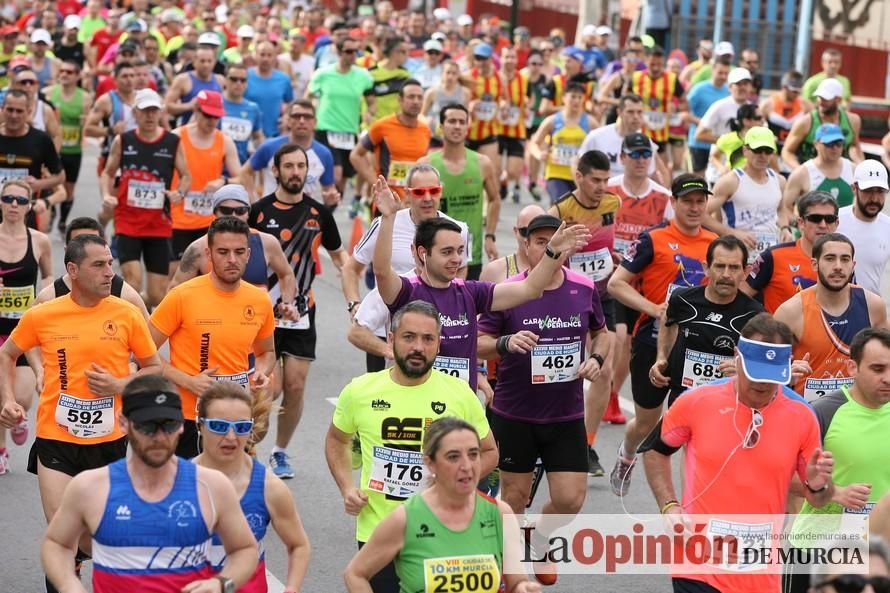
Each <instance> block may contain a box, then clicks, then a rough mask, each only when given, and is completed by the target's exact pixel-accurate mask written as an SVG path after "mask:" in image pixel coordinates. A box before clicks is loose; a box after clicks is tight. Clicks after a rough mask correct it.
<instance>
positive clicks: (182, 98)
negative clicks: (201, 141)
mask: <svg viewBox="0 0 890 593" xmlns="http://www.w3.org/2000/svg"><path fill="white" fill-rule="evenodd" d="M215 63H216V50H215V49H213V48H211V47H199V48H198V51H197V52H196V53H195V59H194V62H193V64H194V70H192V71H188V72H182V73H180V74H177V75H176V76H175V77H174V78H173V82H172V83H171V84H170V89H169V90H168V91H167V95H166V97H165V99H164V105H165V106H166V109H167V113H169V114H170V115H172V116H177V115H178V116H179V122H178V123H179V125H180V126H184V125H185V124H187V123H188V122H189V120H190V119H191V118H192V112H193V111H194V110H195V107H196V100H195V99H196V97H197V96H198V93H200V92H201V91H216V92H217V93H221V92H222V90H223V87H224V86H225V80H224V79H223V77H222V75H220V74H215V73H214V72H213V67H214V64H215ZM248 98H249V97H248ZM277 113H278V112H277V111H276V115H275V118H276V120H277V119H278V115H277ZM277 131H278V130H277V126H276V129H275V132H277ZM275 132H273V135H274V134H275Z"/></svg>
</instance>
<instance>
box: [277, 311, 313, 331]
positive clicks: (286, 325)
mask: <svg viewBox="0 0 890 593" xmlns="http://www.w3.org/2000/svg"><path fill="white" fill-rule="evenodd" d="M275 327H277V328H279V329H309V315H308V314H307V315H301V316H300V318H299V319H297V320H296V321H292V320H290V319H281V318H280V317H276V318H275Z"/></svg>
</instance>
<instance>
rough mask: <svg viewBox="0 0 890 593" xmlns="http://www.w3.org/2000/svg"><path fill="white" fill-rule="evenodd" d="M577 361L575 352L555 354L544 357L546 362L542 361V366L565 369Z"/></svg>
mask: <svg viewBox="0 0 890 593" xmlns="http://www.w3.org/2000/svg"><path fill="white" fill-rule="evenodd" d="M574 362H575V355H574V354H557V355H555V356H548V357H547V358H545V359H544V362H542V363H541V366H542V367H544V368H545V369H564V368H566V367H570V366H572V365H573V364H574Z"/></svg>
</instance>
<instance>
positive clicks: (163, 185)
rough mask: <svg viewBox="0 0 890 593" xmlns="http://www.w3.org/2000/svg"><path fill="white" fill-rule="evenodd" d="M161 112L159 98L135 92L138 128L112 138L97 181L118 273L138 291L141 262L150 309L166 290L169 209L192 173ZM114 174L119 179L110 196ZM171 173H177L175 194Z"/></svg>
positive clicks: (145, 91)
mask: <svg viewBox="0 0 890 593" xmlns="http://www.w3.org/2000/svg"><path fill="white" fill-rule="evenodd" d="M161 107H162V102H161V96H160V95H158V94H157V93H156V92H154V91H153V90H151V89H143V90H141V91H139V92H138V93H136V98H135V102H134V105H133V115H134V117H135V118H136V124H137V127H136V129H135V130H132V131H129V132H124V133H123V134H119V135H118V136H116V137H115V139H114V142H113V143H112V144H111V149H110V151H109V154H108V160H107V161H106V162H105V169H104V170H103V171H102V176H101V177H100V179H99V181H100V186H101V188H102V210H101V212H100V214H99V219H100V220H102V219H103V218H104V219H105V220H108V219H110V218H111V217H112V216H114V219H115V227H114V230H115V233H116V234H117V258H118V261H120V264H121V274H122V275H123V277H124V279H125V280H126V281H127V284H129V285H130V286H132V287H133V288H135V289H136V290H137V291H139V292H142V286H143V282H142V276H143V262H144V263H145V272H146V277H147V281H146V283H145V285H146V291H145V295H146V298H145V303H146V305H148V307H149V309H151V308H152V307H154V306H156V305H157V304H158V303H160V302H161V299H162V298H164V293H165V289H166V287H167V275H168V273H169V268H170V258H171V253H170V238H171V236H172V233H173V225H172V220H171V219H170V207H171V204H173V203H175V202H181V201H182V200H183V199H184V198H185V195H186V194H187V193H188V190H189V188H190V187H191V173H190V172H189V170H188V166H187V165H186V162H185V151H184V150H183V148H182V146H181V145H180V139H179V137H178V136H176V135H175V134H171V133H169V132H167V131H166V130H164V129H163V128H162V127H160V119H161ZM146 168H148V169H147V170H146ZM118 169H120V171H121V175H120V182H119V183H118V185H117V191H115V186H114V177H115V175H116V174H117V171H118ZM174 171H175V172H177V173H178V174H179V184H178V186H177V187H176V189H173V173H174Z"/></svg>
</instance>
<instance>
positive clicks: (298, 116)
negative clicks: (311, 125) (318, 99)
mask: <svg viewBox="0 0 890 593" xmlns="http://www.w3.org/2000/svg"><path fill="white" fill-rule="evenodd" d="M290 117H291V119H305V120H310V119H315V115H313V114H311V113H291V114H290Z"/></svg>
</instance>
